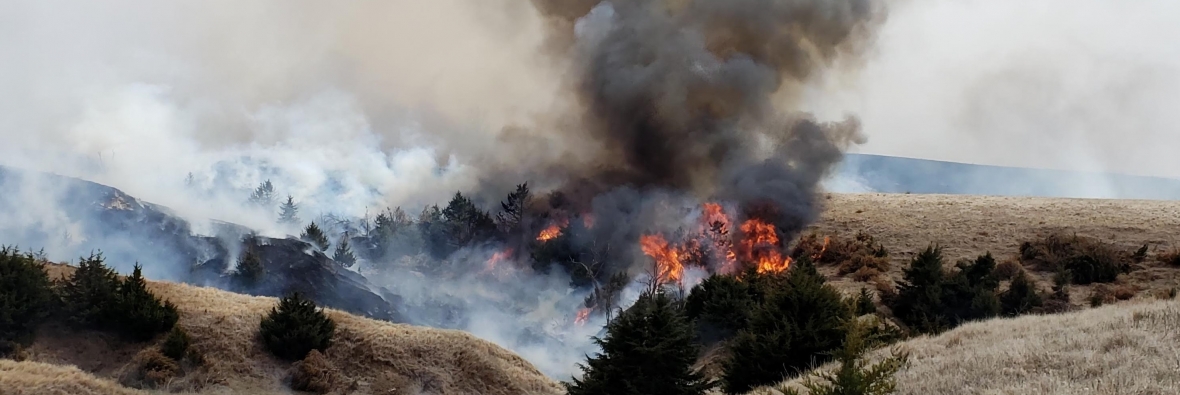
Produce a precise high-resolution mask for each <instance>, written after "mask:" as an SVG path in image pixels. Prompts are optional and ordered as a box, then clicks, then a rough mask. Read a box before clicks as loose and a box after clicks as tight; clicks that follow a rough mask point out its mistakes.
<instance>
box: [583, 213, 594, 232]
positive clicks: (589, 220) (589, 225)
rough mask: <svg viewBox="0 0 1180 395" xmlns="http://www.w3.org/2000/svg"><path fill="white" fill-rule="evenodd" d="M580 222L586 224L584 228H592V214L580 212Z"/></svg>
mask: <svg viewBox="0 0 1180 395" xmlns="http://www.w3.org/2000/svg"><path fill="white" fill-rule="evenodd" d="M582 224H583V225H586V229H590V228H593V227H594V214H592V213H586V214H582Z"/></svg>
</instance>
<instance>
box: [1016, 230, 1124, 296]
mask: <svg viewBox="0 0 1180 395" xmlns="http://www.w3.org/2000/svg"><path fill="white" fill-rule="evenodd" d="M1133 256H1134V254H1133V253H1131V252H1128V251H1124V250H1121V249H1119V248H1118V247H1115V246H1114V245H1112V244H1110V243H1105V242H1102V241H1100V240H1097V239H1094V238H1088V237H1081V236H1078V235H1073V236H1064V235H1061V234H1051V235H1049V236H1046V237H1045V238H1043V239H1040V240H1034V241H1029V242H1024V243H1023V244H1021V245H1020V257H1021V260H1022V261H1024V264H1025V265H1033V266H1034V267H1039V268H1041V269H1042V270H1047V271H1057V270H1060V269H1064V270H1068V271H1069V272H1070V274H1071V278H1072V280H1073V283H1074V284H1081V285H1085V284H1090V283H1096V282H1098V283H1109V282H1113V281H1114V280H1115V279H1116V278H1118V275H1119V274H1121V273H1127V272H1130V271H1131V263H1132V262H1133V261H1134V258H1133Z"/></svg>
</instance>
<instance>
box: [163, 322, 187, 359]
mask: <svg viewBox="0 0 1180 395" xmlns="http://www.w3.org/2000/svg"><path fill="white" fill-rule="evenodd" d="M191 343H192V338H190V337H189V335H188V332H185V331H184V329H181V327H180V326H179V325H177V326H173V327H172V331H171V332H168V337H166V338H164V344H161V345H160V352H162V353H164V356H167V357H168V358H172V359H174V360H177V361H179V360H180V359H181V358H184V354H186V353H187V352H188V348H189V345H190V344H191Z"/></svg>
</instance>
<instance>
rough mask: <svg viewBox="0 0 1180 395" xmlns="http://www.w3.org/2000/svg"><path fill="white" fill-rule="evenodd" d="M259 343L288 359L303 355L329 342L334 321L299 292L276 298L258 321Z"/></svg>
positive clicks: (299, 358)
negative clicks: (273, 304)
mask: <svg viewBox="0 0 1180 395" xmlns="http://www.w3.org/2000/svg"><path fill="white" fill-rule="evenodd" d="M260 333H261V335H262V343H263V345H265V346H266V348H267V349H268V350H270V352H271V353H272V354H274V355H275V356H277V357H279V358H282V359H286V360H289V361H298V360H301V359H303V358H305V357H307V353H309V352H311V350H320V351H323V350H326V349H327V348H328V346H330V345H331V344H332V335H333V334H335V333H336V323H335V322H333V321H332V319H331V318H328V315H327V314H325V313H324V312H323V310H320V309H317V308H316V305H315V302H313V301H311V300H308V299H305V298H303V296H302V295H300V294H299V293H295V294H293V295H291V296H287V297H284V298H282V299H281V300H279V304H278V306H276V307H273V308H271V309H270V313H269V314H267V315H266V316H265V317H263V318H262V321H261V323H260Z"/></svg>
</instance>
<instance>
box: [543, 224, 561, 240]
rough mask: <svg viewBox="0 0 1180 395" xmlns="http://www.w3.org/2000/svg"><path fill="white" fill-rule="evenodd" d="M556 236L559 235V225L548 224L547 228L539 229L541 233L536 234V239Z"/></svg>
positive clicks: (547, 238)
mask: <svg viewBox="0 0 1180 395" xmlns="http://www.w3.org/2000/svg"><path fill="white" fill-rule="evenodd" d="M557 236H561V227H560V226H557V224H553V225H549V227H548V228H545V229H544V230H542V231H541V234H538V235H537V241H549V240H553V239H556V238H557Z"/></svg>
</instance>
